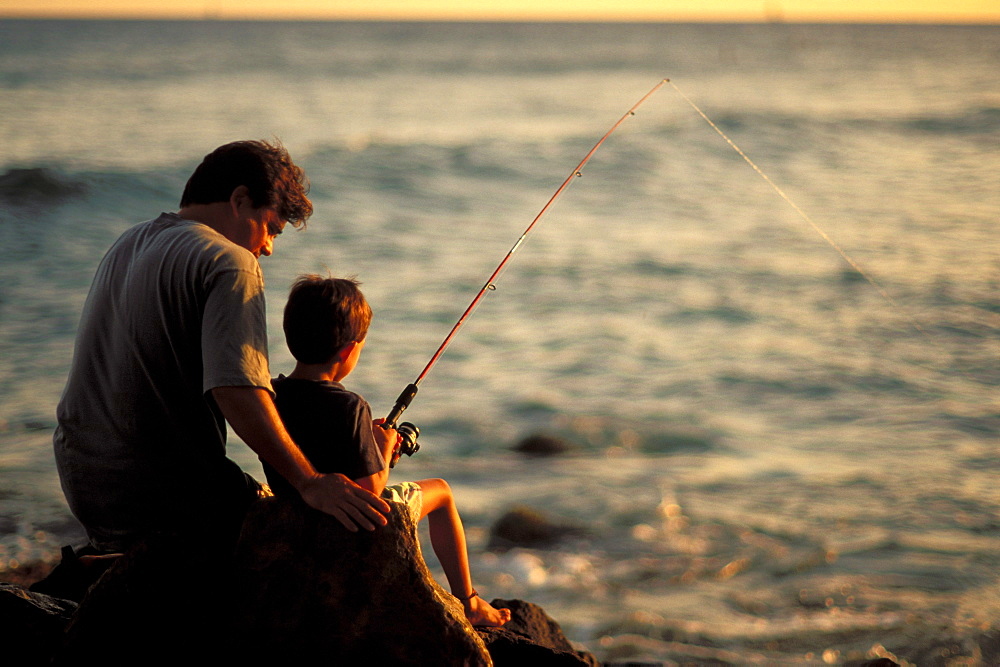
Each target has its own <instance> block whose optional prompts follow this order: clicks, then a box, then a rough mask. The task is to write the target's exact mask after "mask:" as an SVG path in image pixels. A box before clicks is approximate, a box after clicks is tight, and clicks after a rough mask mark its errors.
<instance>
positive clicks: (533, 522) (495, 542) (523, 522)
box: [488, 505, 586, 551]
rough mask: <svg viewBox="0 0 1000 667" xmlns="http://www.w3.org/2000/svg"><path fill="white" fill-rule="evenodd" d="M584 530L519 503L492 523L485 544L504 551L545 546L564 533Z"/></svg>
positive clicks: (555, 540)
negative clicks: (561, 522) (557, 521)
mask: <svg viewBox="0 0 1000 667" xmlns="http://www.w3.org/2000/svg"><path fill="white" fill-rule="evenodd" d="M585 534H586V531H585V530H584V529H583V528H581V527H579V526H574V525H570V524H560V523H556V522H555V521H553V520H551V519H549V518H548V517H547V516H545V515H544V514H542V513H541V512H539V511H538V510H535V509H532V508H530V507H525V506H523V505H522V506H518V507H514V508H512V509H510V510H508V511H507V512H505V513H504V515H503V516H502V517H500V518H499V519H498V520H497V522H496V523H495V524H493V527H492V528H491V529H490V541H489V545H488V548H490V549H494V550H498V551H504V550H507V549H513V548H514V547H529V548H530V547H535V548H538V547H548V546H551V545H553V544H555V543H556V542H558V541H559V540H561V539H563V538H565V537H572V536H582V535H585Z"/></svg>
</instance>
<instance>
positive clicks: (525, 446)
mask: <svg viewBox="0 0 1000 667" xmlns="http://www.w3.org/2000/svg"><path fill="white" fill-rule="evenodd" d="M511 449H513V450H514V451H515V452H519V453H521V454H524V455H525V456H557V455H559V454H566V453H568V452H571V451H573V450H574V449H576V446H575V445H574V444H573V443H571V442H570V441H568V440H564V439H562V438H556V437H553V436H550V435H541V434H535V435H529V436H528V437H527V438H524V439H522V440H521V441H520V442H518V443H517V444H516V445H514V446H513V447H511Z"/></svg>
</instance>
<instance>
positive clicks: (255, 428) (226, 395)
mask: <svg viewBox="0 0 1000 667" xmlns="http://www.w3.org/2000/svg"><path fill="white" fill-rule="evenodd" d="M212 397H213V398H215V402H216V403H217V404H218V405H219V409H220V410H222V414H223V416H225V418H226V421H228V422H229V423H230V425H232V427H233V430H234V431H236V435H238V436H240V438H242V439H243V442H245V443H247V445H248V446H249V447H250V449H252V450H253V451H254V452H256V453H257V455H258V456H260V457H261V458H262V459H264V460H265V461H267V462H268V463H269V464H270V465H271V466H272V467H273V468H274V469H275V470H277V471H278V473H279V474H280V475H281V476H282V477H284V478H285V479H286V480H288V482H289V483H290V484H291V485H292V486H294V487H295V489H296V490H297V491H298V492H299V493H300V494H301V495H302V499H303V500H305V501H306V503H307V504H309V505H310V506H312V507H314V508H316V509H318V510H320V511H322V512H326V513H327V514H330V515H333V516H334V517H336V519H337V520H338V521H340V523H342V524H344V527H345V528H347V529H348V530H350V531H356V530H357V529H358V527H359V526H360V527H361V528H364V529H366V530H374V529H375V527H376V526H384V525H385V524H386V523H387V522H386V518H385V516H384V515H385V514H387V513H388V512H389V505H388V503H386V502H385V501H384V500H382V499H381V498H379V497H378V496H376V495H375V494H373V493H371V492H370V491H367V490H366V489H363V488H361V487H360V486H358V485H357V484H355V483H354V482H352V481H351V480H349V479H348V478H347V477H345V476H344V475H339V474H330V475H324V474H320V473H318V472H316V469H315V468H313V466H312V464H311V463H309V460H308V459H307V458H306V457H305V455H304V454H303V453H302V451H301V450H300V449H299V448H298V446H297V445H296V444H295V443H294V442H293V441H292V438H291V436H289V435H288V431H286V430H285V426H284V424H282V423H281V418H280V417H279V416H278V411H277V409H276V408H275V407H274V401H273V400H271V396H270V394H268V393H267V392H266V391H265V390H263V389H261V388H259V387H216V388H215V389H213V390H212Z"/></svg>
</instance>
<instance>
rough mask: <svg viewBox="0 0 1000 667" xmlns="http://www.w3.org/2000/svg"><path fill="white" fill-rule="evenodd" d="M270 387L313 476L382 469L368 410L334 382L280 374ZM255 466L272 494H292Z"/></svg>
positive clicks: (359, 473)
mask: <svg viewBox="0 0 1000 667" xmlns="http://www.w3.org/2000/svg"><path fill="white" fill-rule="evenodd" d="M271 384H272V386H273V387H274V393H275V398H274V403H275V405H276V406H277V408H278V414H279V415H281V421H282V422H284V424H285V428H286V429H288V433H289V435H291V436H292V440H294V441H295V444H297V445H298V446H299V448H300V449H301V450H302V453H303V454H305V455H306V458H308V459H309V461H310V462H311V463H312V464H313V467H314V468H316V471H317V472H322V473H333V472H339V473H343V474H344V475H347V476H348V477H350V478H351V479H358V478H361V477H368V476H369V475H374V474H375V473H377V472H380V471H381V470H383V469H384V468H385V461H384V460H383V459H382V454H381V452H380V451H379V448H378V444H377V443H376V442H375V436H374V435H372V416H371V408H370V407H369V406H368V402H367V401H366V400H365V399H364V398H362V397H361V396H359V395H358V394H355V393H354V392H351V391H348V390H347V389H345V388H344V385H342V384H340V383H339V382H325V381H314V380H297V379H293V378H287V377H285V376H284V375H280V376H278V379H276V380H273V381H272V383H271ZM261 464H262V465H263V467H264V474H265V475H267V483H268V484H269V485H270V486H271V490H272V491H274V493H275V494H276V495H286V494H289V493H295V489H294V487H292V485H291V484H289V483H288V482H287V481H285V479H284V478H283V477H282V476H281V475H280V474H279V473H278V472H277V471H276V470H275V469H274V468H272V467H271V466H269V465H268V464H267V463H265V462H264V461H261Z"/></svg>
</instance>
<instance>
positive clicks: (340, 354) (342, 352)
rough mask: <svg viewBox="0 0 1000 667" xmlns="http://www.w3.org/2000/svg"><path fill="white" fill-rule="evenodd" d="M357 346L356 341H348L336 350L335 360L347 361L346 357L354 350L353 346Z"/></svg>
mask: <svg viewBox="0 0 1000 667" xmlns="http://www.w3.org/2000/svg"><path fill="white" fill-rule="evenodd" d="M357 346H358V341H353V342H350V343H348V344H347V345H345V346H344V347H342V348H340V349H339V350H337V361H339V362H340V363H344V362H345V361H347V358H348V357H349V356H351V353H352V352H354V348H356V347H357Z"/></svg>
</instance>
